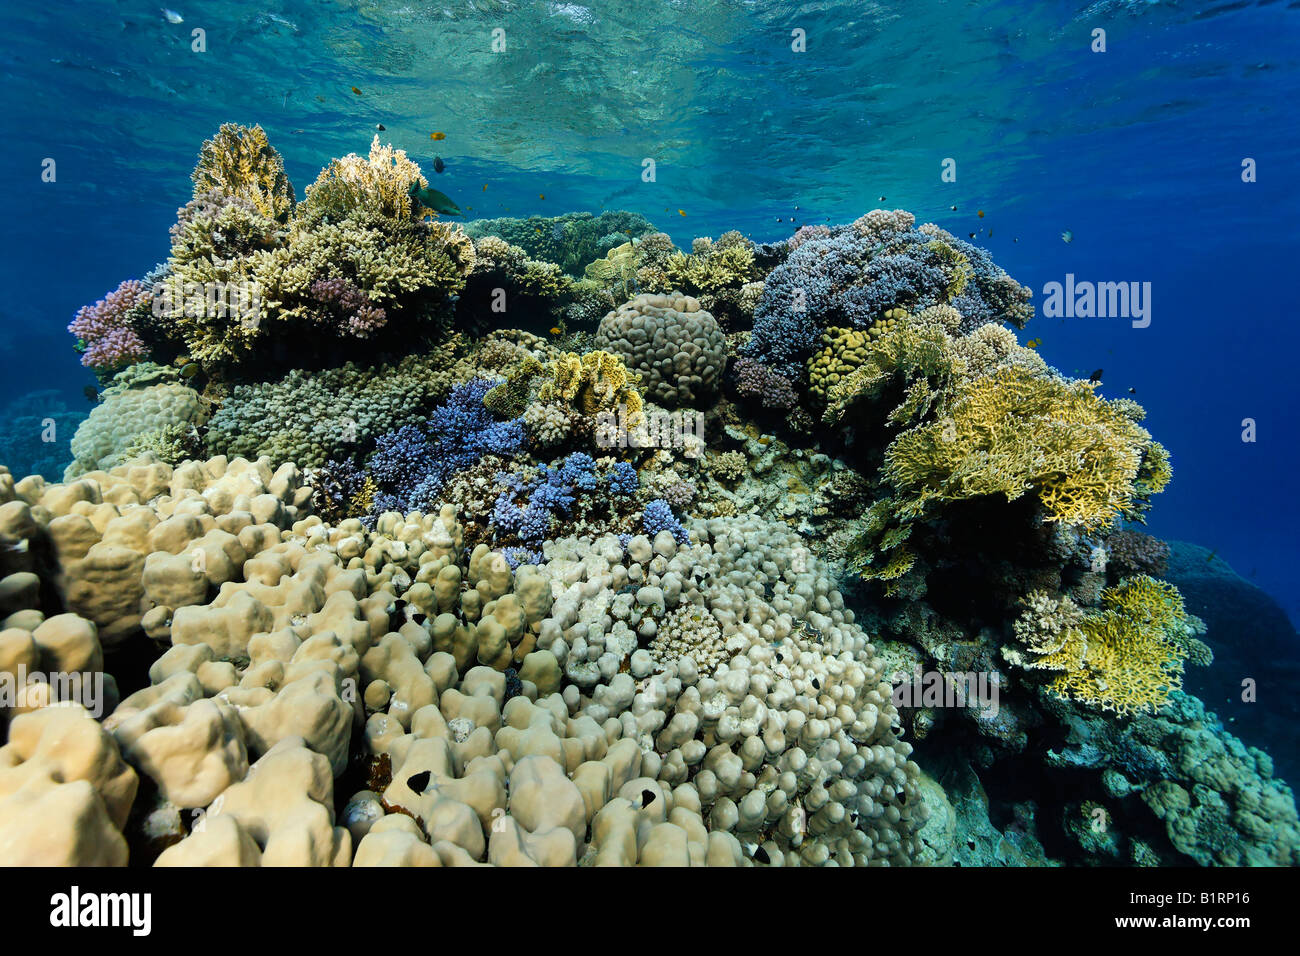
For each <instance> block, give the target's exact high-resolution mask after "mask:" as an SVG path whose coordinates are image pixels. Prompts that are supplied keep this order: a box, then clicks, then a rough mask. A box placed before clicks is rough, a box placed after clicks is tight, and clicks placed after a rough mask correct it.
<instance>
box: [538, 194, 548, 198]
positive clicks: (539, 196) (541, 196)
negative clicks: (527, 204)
mask: <svg viewBox="0 0 1300 956" xmlns="http://www.w3.org/2000/svg"><path fill="white" fill-rule="evenodd" d="M537 198H538V199H545V198H546V193H538V194H537Z"/></svg>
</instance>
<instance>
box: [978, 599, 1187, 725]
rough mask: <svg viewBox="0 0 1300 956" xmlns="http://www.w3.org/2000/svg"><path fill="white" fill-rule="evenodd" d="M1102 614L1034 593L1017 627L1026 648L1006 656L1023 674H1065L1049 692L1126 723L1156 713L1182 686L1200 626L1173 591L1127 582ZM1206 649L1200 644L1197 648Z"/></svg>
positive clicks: (1054, 680)
mask: <svg viewBox="0 0 1300 956" xmlns="http://www.w3.org/2000/svg"><path fill="white" fill-rule="evenodd" d="M1101 599H1102V609H1101V611H1100V612H1097V613H1092V614H1084V613H1083V612H1082V611H1081V610H1080V609H1079V608H1077V607H1075V606H1074V605H1073V603H1072V602H1070V600H1069V599H1068V598H1061V599H1056V598H1052V597H1050V596H1049V595H1047V594H1045V593H1043V592H1035V593H1034V594H1031V595H1029V596H1028V597H1027V598H1026V599H1025V604H1026V605H1027V610H1026V611H1025V613H1024V614H1023V615H1022V617H1021V619H1020V620H1019V621H1018V622H1017V623H1016V626H1015V633H1016V638H1017V641H1018V642H1019V644H1020V646H1019V647H1015V648H1005V649H1004V651H1003V653H1004V655H1005V656H1006V657H1007V658H1008V660H1010V661H1012V663H1015V664H1018V665H1020V666H1022V667H1026V668H1030V669H1040V670H1053V671H1058V672H1059V673H1058V674H1057V675H1056V676H1055V677H1054V678H1052V680H1051V682H1050V683H1049V684H1048V690H1049V691H1050V692H1051V693H1053V694H1055V695H1057V696H1058V697H1061V698H1068V699H1073V700H1077V701H1079V702H1081V703H1084V704H1088V705H1089V706H1092V707H1097V708H1100V709H1101V710H1107V711H1114V712H1115V713H1117V714H1120V715H1121V716H1124V715H1128V714H1133V713H1140V712H1142V711H1151V712H1155V711H1156V710H1158V709H1159V708H1160V707H1162V706H1164V705H1165V704H1166V703H1167V702H1168V700H1169V694H1170V692H1171V691H1173V690H1176V689H1178V688H1180V687H1181V686H1182V681H1183V662H1184V660H1185V659H1186V658H1187V656H1188V651H1189V644H1190V642H1191V641H1192V640H1194V639H1192V638H1191V634H1192V633H1194V631H1195V630H1196V627H1197V626H1198V625H1199V623H1200V622H1198V621H1196V619H1195V618H1192V617H1189V616H1188V615H1187V613H1186V611H1185V610H1184V607H1183V599H1182V595H1180V594H1179V593H1178V589H1177V588H1175V587H1174V586H1173V585H1172V584H1168V583H1166V582H1164V581H1157V580H1155V579H1153V578H1149V577H1146V576H1139V577H1133V578H1128V579H1126V580H1124V581H1123V582H1121V583H1120V584H1117V585H1116V586H1115V587H1113V588H1107V589H1106V590H1105V591H1103V592H1102V595H1101ZM1195 643H1199V642H1195Z"/></svg>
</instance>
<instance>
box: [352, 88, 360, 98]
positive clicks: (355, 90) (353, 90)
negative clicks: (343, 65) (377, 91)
mask: <svg viewBox="0 0 1300 956" xmlns="http://www.w3.org/2000/svg"><path fill="white" fill-rule="evenodd" d="M352 92H353V93H355V94H357V96H360V95H361V91H360V90H359V89H357V88H356V87H355V86H354V87H352Z"/></svg>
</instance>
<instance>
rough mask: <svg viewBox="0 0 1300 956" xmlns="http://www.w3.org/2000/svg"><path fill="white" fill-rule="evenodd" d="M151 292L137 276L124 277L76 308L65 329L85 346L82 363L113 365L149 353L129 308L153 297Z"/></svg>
mask: <svg viewBox="0 0 1300 956" xmlns="http://www.w3.org/2000/svg"><path fill="white" fill-rule="evenodd" d="M152 298H153V296H152V293H151V292H150V291H149V289H148V288H146V287H145V285H144V283H143V282H141V281H140V280H139V279H127V280H126V281H125V282H123V283H122V284H121V285H119V286H118V287H117V288H116V289H114V290H113V291H112V292H110V293H108V295H106V296H104V298H102V299H100V300H99V301H98V302H96V303H95V304H94V305H85V306H82V307H81V308H80V309H78V310H77V314H76V316H75V317H74V318H73V320H72V322H71V323H70V324H69V325H68V331H69V332H71V333H72V334H73V335H75V336H76V337H77V338H78V339H80V340H81V342H82V343H83V345H84V346H85V351H84V354H83V355H82V356H81V364H82V365H84V366H86V367H87V368H99V369H113V368H118V367H119V366H122V365H130V364H131V363H132V362H139V361H140V360H142V359H145V358H147V357H148V356H149V350H148V349H147V348H146V347H145V344H144V342H143V341H142V340H141V338H140V336H139V335H137V334H136V331H135V329H134V328H133V327H132V324H131V312H132V311H133V310H135V309H137V308H139V307H140V306H144V305H148V304H149V303H150V301H152Z"/></svg>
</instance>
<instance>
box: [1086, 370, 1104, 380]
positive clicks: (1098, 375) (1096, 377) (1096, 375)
mask: <svg viewBox="0 0 1300 956" xmlns="http://www.w3.org/2000/svg"><path fill="white" fill-rule="evenodd" d="M1105 371H1106V370H1105V369H1101V368H1099V369H1097V371H1095V372H1093V373H1092V374H1091V375H1089V376H1088V381H1090V382H1100V381H1101V376H1102V374H1103V373H1104V372H1105Z"/></svg>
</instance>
